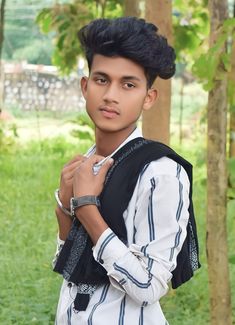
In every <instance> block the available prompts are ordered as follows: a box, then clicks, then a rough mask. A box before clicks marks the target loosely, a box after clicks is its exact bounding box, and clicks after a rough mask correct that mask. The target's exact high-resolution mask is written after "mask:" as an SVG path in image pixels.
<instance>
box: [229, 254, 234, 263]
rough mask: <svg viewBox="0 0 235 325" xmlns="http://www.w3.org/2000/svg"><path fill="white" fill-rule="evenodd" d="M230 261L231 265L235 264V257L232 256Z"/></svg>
mask: <svg viewBox="0 0 235 325" xmlns="http://www.w3.org/2000/svg"><path fill="white" fill-rule="evenodd" d="M228 260H229V263H231V264H235V255H230V256H229V259H228Z"/></svg>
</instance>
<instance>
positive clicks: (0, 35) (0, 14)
mask: <svg viewBox="0 0 235 325" xmlns="http://www.w3.org/2000/svg"><path fill="white" fill-rule="evenodd" d="M5 5H6V0H2V1H1V7H0V114H1V111H2V107H3V67H2V63H1V59H2V47H3V40H4V16H5Z"/></svg>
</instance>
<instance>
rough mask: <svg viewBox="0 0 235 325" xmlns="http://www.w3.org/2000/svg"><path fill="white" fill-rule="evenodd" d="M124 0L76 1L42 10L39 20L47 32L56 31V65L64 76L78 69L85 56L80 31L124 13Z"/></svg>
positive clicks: (43, 30)
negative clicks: (86, 25)
mask: <svg viewBox="0 0 235 325" xmlns="http://www.w3.org/2000/svg"><path fill="white" fill-rule="evenodd" d="M121 3H122V1H121V0H117V1H114V0H96V1H93V0H73V1H71V2H70V3H64V4H57V3H56V4H54V5H53V6H52V7H50V8H49V7H48V8H44V9H42V10H41V11H40V12H39V13H38V16H37V18H36V22H37V23H38V25H39V26H40V29H41V31H42V32H43V33H45V34H48V33H50V32H54V35H55V37H54V43H55V48H54V53H53V56H52V63H53V64H54V65H56V66H57V67H58V68H59V70H60V71H61V72H62V73H64V74H69V73H70V72H71V71H73V70H76V69H77V59H78V55H79V54H81V53H82V50H81V47H80V44H79V42H78V38H77V32H78V30H79V29H80V28H81V27H82V26H84V25H85V24H87V23H89V22H90V21H91V20H92V19H95V18H101V17H104V16H105V17H106V18H111V17H113V16H114V17H115V16H118V13H119V14H120V12H121Z"/></svg>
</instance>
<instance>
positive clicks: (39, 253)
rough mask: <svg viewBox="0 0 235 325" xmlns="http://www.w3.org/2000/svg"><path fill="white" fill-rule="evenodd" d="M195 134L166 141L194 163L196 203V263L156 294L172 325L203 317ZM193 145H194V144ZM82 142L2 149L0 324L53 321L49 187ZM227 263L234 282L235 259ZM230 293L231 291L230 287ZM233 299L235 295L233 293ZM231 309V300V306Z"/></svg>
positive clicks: (200, 180) (201, 190)
mask: <svg viewBox="0 0 235 325" xmlns="http://www.w3.org/2000/svg"><path fill="white" fill-rule="evenodd" d="M202 143H203V140H202V138H201V136H200V137H199V136H198V139H196V138H191V139H189V140H187V145H186V144H185V145H184V146H181V147H179V145H178V142H177V139H175V138H173V141H172V146H173V147H174V148H175V149H177V150H178V151H179V152H180V153H182V154H183V155H184V156H185V157H186V158H187V159H189V160H190V161H192V162H193V164H194V166H195V177H194V181H195V184H194V203H195V211H196V216H197V223H198V231H199V240H200V255H201V263H202V268H201V269H200V271H198V272H196V274H195V276H194V278H193V279H192V280H191V281H189V282H188V283H186V284H185V285H183V286H182V287H180V288H179V289H177V290H170V291H169V294H168V295H167V296H166V297H164V298H163V299H162V306H163V310H164V313H165V315H166V317H167V319H168V321H169V323H170V324H172V325H191V324H192V325H193V324H199V325H206V324H209V298H208V279H207V265H206V255H205V211H206V194H205V185H206V176H205V150H204V149H203V147H202ZM192 144H193V145H192ZM87 146H88V144H87V143H85V142H84V143H76V142H73V143H71V142H66V141H65V140H64V138H63V137H57V138H55V139H50V140H49V139H47V140H43V141H42V142H41V143H39V142H37V141H36V142H32V141H30V142H29V143H28V144H27V145H24V146H23V145H22V144H20V145H19V146H18V147H16V148H15V149H14V150H13V151H10V152H9V153H5V154H2V155H1V156H0V182H1V186H0V221H1V227H0V250H1V255H0V324H1V325H13V324H17V325H28V324H37V325H50V324H53V323H54V317H55V311H56V304H57V300H58V295H59V289H60V284H61V278H60V276H58V275H57V274H55V273H53V272H52V267H51V260H52V257H53V254H54V251H55V238H56V232H57V225H56V220H55V216H54V206H55V201H54V195H53V193H54V189H55V188H57V187H58V183H59V175H60V170H61V168H62V166H63V165H64V163H65V162H66V161H67V160H68V159H70V158H71V157H72V156H74V154H76V153H77V152H84V151H85V150H86V147H87ZM234 230H235V224H234V219H233V220H232V219H231V220H229V244H230V247H229V248H230V253H231V254H233V252H234V250H235V244H234V240H233V238H234V235H233V233H234ZM230 268H231V283H234V278H235V266H234V264H231V265H230ZM232 296H233V298H235V291H234V288H233V290H232ZM233 301H234V299H233ZM233 308H234V309H233V311H234V314H235V306H234V305H233Z"/></svg>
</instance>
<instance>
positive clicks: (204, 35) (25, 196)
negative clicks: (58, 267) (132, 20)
mask: <svg viewBox="0 0 235 325" xmlns="http://www.w3.org/2000/svg"><path fill="white" fill-rule="evenodd" d="M0 4H1V8H0V9H1V13H0V19H1V21H0V59H1V61H0V222H1V223H0V224H1V226H0V324H3V325H10V324H17V325H18V324H19V325H28V324H40V325H44V324H45V325H46V324H53V323H54V317H55V311H56V304H57V299H58V295H59V289H60V285H61V278H60V277H59V276H58V275H57V274H55V273H53V272H52V266H51V261H52V258H53V254H54V252H55V248H56V236H57V225H56V218H55V216H54V208H55V201H54V190H55V189H56V188H57V187H58V186H59V179H60V170H61V168H62V167H63V165H64V164H65V163H66V162H67V161H68V160H70V159H71V158H72V157H73V156H74V155H76V154H77V153H85V151H86V150H87V149H88V148H89V146H90V145H91V144H92V143H93V141H94V127H93V125H92V123H91V122H90V121H89V119H88V117H87V115H86V112H85V102H84V100H83V98H82V95H81V91H80V79H81V77H82V76H83V75H84V74H86V75H87V73H88V71H87V66H86V62H85V60H84V57H83V54H82V51H81V48H80V45H79V43H78V41H77V31H78V30H79V29H80V28H81V27H82V26H83V25H85V24H87V23H88V22H89V21H91V20H92V19H95V18H101V17H105V18H115V17H121V16H137V17H141V18H145V19H146V20H147V21H151V22H153V23H154V24H156V25H157V26H158V27H159V30H160V32H161V33H162V34H163V35H164V36H166V37H167V38H168V40H169V41H170V43H171V44H172V46H173V47H174V48H175V51H176V54H177V65H176V66H177V69H176V74H175V76H174V78H173V79H172V80H169V81H163V80H157V81H156V83H155V86H156V87H157V88H158V89H159V93H160V98H159V100H158V102H157V103H156V105H155V106H154V108H153V109H152V110H151V112H149V113H148V114H146V115H143V116H142V118H141V120H140V121H139V126H140V127H141V128H142V130H143V133H144V136H145V137H147V138H151V139H155V140H158V141H162V142H164V143H166V144H170V145H171V147H173V149H175V150H176V151H177V152H179V153H180V154H182V155H183V156H184V157H185V158H186V159H188V160H190V162H192V164H193V165H194V204H195V212H196V217H197V224H198V233H199V242H200V260H201V264H202V267H201V269H200V270H199V271H197V272H196V273H195V276H194V278H193V279H192V280H191V281H189V282H188V283H186V284H184V285H183V286H182V287H180V288H179V289H177V290H172V289H170V290H169V293H168V295H167V296H166V297H164V298H163V299H162V300H161V303H162V307H163V310H164V312H165V315H166V318H167V319H168V321H169V323H170V324H172V325H173V324H174V325H182V324H183V325H191V324H194V323H197V324H199V325H206V324H212V325H230V324H235V320H234V319H235V302H234V298H235V289H234V286H232V284H233V283H234V281H235V280H234V278H235V253H234V251H235V244H234V235H235V42H234V35H235V18H234V17H235V1H234V0H229V1H227V0H221V1H218V0H217V1H216V0H211V1H207V0H190V1H187V2H185V1H183V0H182V1H180V0H175V1H167V0H145V1H144V0H117V1H114V0H71V1H66V0H64V1H56V0H55V1H49V0H42V1H34V0H32V1H30V0H1V1H0ZM159 121H160V122H159ZM206 251H207V254H206ZM111 325H112V324H111ZM128 325H129V324H128Z"/></svg>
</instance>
